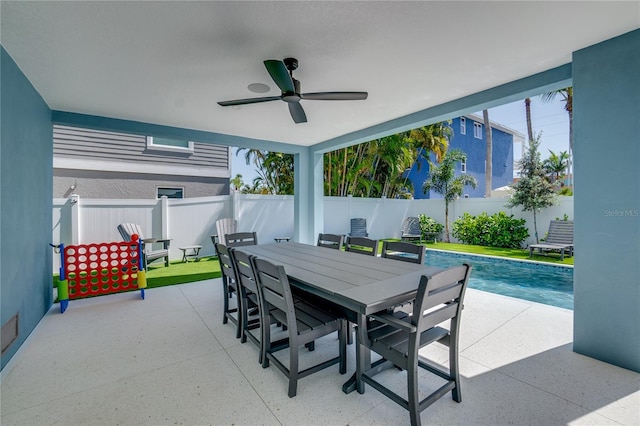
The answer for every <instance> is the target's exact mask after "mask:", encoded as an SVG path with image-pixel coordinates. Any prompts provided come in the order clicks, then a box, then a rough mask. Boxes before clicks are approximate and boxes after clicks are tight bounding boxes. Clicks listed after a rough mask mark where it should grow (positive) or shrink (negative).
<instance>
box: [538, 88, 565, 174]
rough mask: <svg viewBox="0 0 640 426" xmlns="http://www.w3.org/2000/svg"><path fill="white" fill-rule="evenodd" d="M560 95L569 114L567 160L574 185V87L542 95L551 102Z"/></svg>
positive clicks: (543, 98) (543, 99)
mask: <svg viewBox="0 0 640 426" xmlns="http://www.w3.org/2000/svg"><path fill="white" fill-rule="evenodd" d="M558 95H560V96H561V97H562V100H563V101H564V109H565V111H567V113H568V114H569V158H568V160H567V174H568V175H569V186H572V185H573V170H572V165H573V87H566V88H564V89H560V90H556V91H553V92H549V93H544V94H542V95H540V98H541V99H542V101H543V102H551V101H552V100H554V99H555V98H556V96H558Z"/></svg>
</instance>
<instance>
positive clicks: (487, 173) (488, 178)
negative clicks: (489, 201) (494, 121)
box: [482, 109, 493, 198]
mask: <svg viewBox="0 0 640 426" xmlns="http://www.w3.org/2000/svg"><path fill="white" fill-rule="evenodd" d="M482 116H483V118H484V131H485V135H486V136H487V137H486V139H487V155H486V158H485V160H484V161H485V166H484V196H485V197H486V198H491V189H492V188H493V180H492V178H493V134H492V132H491V122H490V121H489V111H488V110H486V109H485V110H482Z"/></svg>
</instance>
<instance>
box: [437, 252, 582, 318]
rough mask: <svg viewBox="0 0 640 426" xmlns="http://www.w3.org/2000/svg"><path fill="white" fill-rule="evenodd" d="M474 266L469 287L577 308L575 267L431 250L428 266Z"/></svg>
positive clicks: (560, 306)
mask: <svg viewBox="0 0 640 426" xmlns="http://www.w3.org/2000/svg"><path fill="white" fill-rule="evenodd" d="M464 262H467V263H469V264H471V265H472V266H473V270H472V271H471V278H469V287H470V288H475V289H478V290H483V291H488V292H491V293H497V294H502V295H505V296H511V297H517V298H518V299H524V300H529V301H532V302H537V303H544V304H546V305H551V306H557V307H559V308H565V309H573V268H567V267H561V266H553V265H544V264H538V263H529V262H520V261H515V260H505V259H494V258H489V257H483V256H472V255H471V256H470V255H462V254H458V253H449V252H437V251H432V250H427V255H426V260H425V264H427V265H429V266H438V267H441V268H448V267H450V266H455V265H460V264H461V263H464Z"/></svg>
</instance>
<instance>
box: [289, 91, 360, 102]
mask: <svg viewBox="0 0 640 426" xmlns="http://www.w3.org/2000/svg"><path fill="white" fill-rule="evenodd" d="M367 96H369V93H367V92H317V93H301V94H300V99H308V100H313V101H359V100H363V99H367Z"/></svg>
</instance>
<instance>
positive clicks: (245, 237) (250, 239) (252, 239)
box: [224, 232, 258, 247]
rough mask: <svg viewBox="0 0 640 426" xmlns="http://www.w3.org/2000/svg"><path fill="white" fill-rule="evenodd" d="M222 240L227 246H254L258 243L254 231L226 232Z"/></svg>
mask: <svg viewBox="0 0 640 426" xmlns="http://www.w3.org/2000/svg"><path fill="white" fill-rule="evenodd" d="M224 240H225V241H226V242H227V244H226V245H227V247H242V246H255V245H257V244H258V236H257V235H256V233H255V232H235V233H233V234H226V235H225V236H224Z"/></svg>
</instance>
